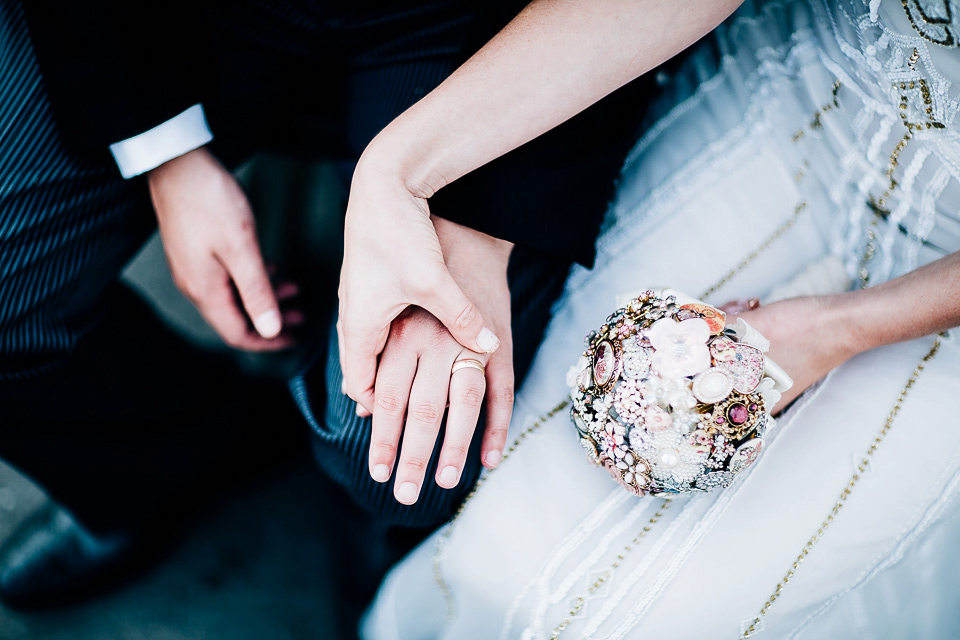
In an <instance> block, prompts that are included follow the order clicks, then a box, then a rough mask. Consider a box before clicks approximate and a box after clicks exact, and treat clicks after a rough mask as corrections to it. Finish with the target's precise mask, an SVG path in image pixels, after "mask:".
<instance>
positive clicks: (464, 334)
mask: <svg viewBox="0 0 960 640" xmlns="http://www.w3.org/2000/svg"><path fill="white" fill-rule="evenodd" d="M416 304H417V305H418V306H420V307H423V308H424V309H426V310H427V311H429V312H430V313H432V314H433V315H434V316H435V317H436V318H437V320H439V321H440V322H442V323H443V325H444V326H445V327H446V328H447V330H448V331H450V335H452V336H453V337H454V338H456V340H457V342H459V343H460V344H461V345H463V346H464V347H466V348H467V349H470V350H472V351H477V352H480V353H493V352H494V351H496V350H497V348H498V347H499V346H500V338H498V337H497V336H496V334H494V333H493V331H491V330H490V329H489V328H487V327H486V325H485V324H484V322H483V316H482V315H480V310H479V309H478V308H477V305H475V304H473V302H472V301H471V300H470V299H469V298H468V297H467V296H466V294H465V293H464V292H463V290H462V289H461V288H460V286H459V285H457V283H456V281H455V280H454V279H453V276H451V275H450V272H449V271H447V269H446V267H443V268H442V275H441V277H440V282H439V284H438V286H436V287H435V288H434V289H431V290H430V291H429V292H428V297H427V298H425V299H423V300H420V301H418V302H417V303H416Z"/></svg>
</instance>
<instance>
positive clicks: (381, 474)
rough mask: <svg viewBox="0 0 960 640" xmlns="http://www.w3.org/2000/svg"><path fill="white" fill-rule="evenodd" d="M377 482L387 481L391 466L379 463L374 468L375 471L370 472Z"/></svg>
mask: <svg viewBox="0 0 960 640" xmlns="http://www.w3.org/2000/svg"><path fill="white" fill-rule="evenodd" d="M370 477H372V478H373V479H374V480H376V481H377V482H386V481H387V480H389V479H390V467H388V466H387V465H385V464H378V465H377V466H375V467H374V468H373V472H372V473H371V474H370Z"/></svg>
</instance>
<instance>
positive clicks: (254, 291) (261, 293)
mask: <svg viewBox="0 0 960 640" xmlns="http://www.w3.org/2000/svg"><path fill="white" fill-rule="evenodd" d="M243 295H244V297H245V298H247V299H248V300H250V301H251V302H254V303H261V304H263V305H267V304H271V303H272V297H273V290H272V289H271V288H270V283H268V282H267V281H266V280H263V279H261V278H255V279H254V280H252V281H251V282H247V283H245V284H244V287H243Z"/></svg>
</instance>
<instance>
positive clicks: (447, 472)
mask: <svg viewBox="0 0 960 640" xmlns="http://www.w3.org/2000/svg"><path fill="white" fill-rule="evenodd" d="M439 479H440V486H441V487H447V488H449V487H455V486H457V481H458V480H459V479H460V470H459V469H457V468H456V467H444V468H443V471H441V472H440V478H439Z"/></svg>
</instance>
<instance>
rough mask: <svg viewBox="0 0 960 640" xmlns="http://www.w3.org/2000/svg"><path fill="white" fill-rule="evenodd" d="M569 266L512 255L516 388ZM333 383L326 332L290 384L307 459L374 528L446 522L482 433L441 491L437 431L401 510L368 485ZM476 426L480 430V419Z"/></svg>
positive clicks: (474, 466)
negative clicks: (306, 435) (411, 499)
mask: <svg viewBox="0 0 960 640" xmlns="http://www.w3.org/2000/svg"><path fill="white" fill-rule="evenodd" d="M569 266H570V265H569V263H566V262H561V261H557V260H554V259H551V258H547V257H545V256H542V255H540V254H537V253H534V252H532V251H527V250H524V249H521V248H517V249H515V250H514V255H513V256H512V258H511V263H510V268H509V272H508V278H509V280H510V288H511V304H512V313H513V335H514V367H515V370H516V374H517V381H518V384H519V381H520V380H522V379H523V376H524V375H525V374H526V372H527V370H528V369H529V367H530V363H531V361H532V360H533V354H534V353H535V352H536V349H537V347H538V346H539V344H540V340H541V337H542V335H543V330H544V328H545V327H546V324H547V321H548V320H549V318H550V309H551V307H552V305H553V302H554V300H555V299H556V297H557V296H558V295H559V293H560V291H561V290H562V287H563V282H564V279H565V277H566V274H567V272H568V270H569ZM341 380H342V374H341V372H340V364H339V353H338V351H337V336H336V331H335V330H331V331H330V339H329V343H328V346H327V351H326V354H323V355H320V356H319V357H318V359H317V361H316V362H315V364H314V365H313V366H309V367H307V369H306V371H305V372H304V373H303V374H302V375H300V376H297V377H296V378H294V379H293V380H292V381H291V383H290V388H291V391H292V392H293V395H294V398H295V400H296V401H297V404H298V405H299V407H300V409H301V411H302V412H303V414H304V417H305V418H306V419H307V422H308V423H309V424H310V426H311V427H312V428H313V432H314V439H313V443H314V453H315V456H316V459H317V462H318V464H319V465H320V468H321V469H323V470H324V471H325V472H326V473H327V474H328V475H330V476H331V477H332V478H333V479H334V480H335V481H337V482H338V483H340V484H341V485H343V486H344V487H345V488H346V490H347V491H348V492H349V493H350V495H351V496H352V497H353V498H354V500H355V501H356V502H357V503H358V504H359V505H360V506H361V507H363V508H364V509H365V510H367V511H368V512H370V513H371V514H372V515H373V516H374V518H375V519H376V520H377V521H378V522H380V523H381V524H385V525H400V526H405V527H430V526H436V525H438V524H440V523H442V522H444V521H446V520H448V519H449V518H450V517H451V516H452V515H453V513H454V511H455V510H456V508H457V506H459V504H460V503H461V502H462V501H463V499H464V497H465V496H466V494H467V493H468V492H469V491H470V489H471V488H472V487H473V485H474V484H475V483H476V481H477V478H478V477H479V476H480V470H481V465H480V440H481V435H482V427H481V428H478V429H477V431H476V432H475V433H474V438H473V442H472V443H471V446H470V452H469V454H468V456H467V464H466V466H465V467H464V470H463V474H462V477H461V480H460V484H459V485H457V486H456V487H455V488H453V489H441V488H440V487H439V486H438V485H437V484H436V482H434V481H433V478H434V477H435V475H436V464H437V456H438V454H439V443H440V442H442V435H443V434H442V430H441V437H440V438H438V445H437V447H436V448H435V449H434V452H433V455H432V456H431V460H430V465H429V467H428V469H427V472H426V480H425V482H424V485H423V488H422V489H421V492H420V498H419V500H418V501H417V503H416V504H414V505H411V506H406V505H402V504H400V503H399V502H397V501H396V500H395V499H394V497H393V481H392V480H391V481H390V482H389V483H387V484H380V483H377V482H374V481H373V480H372V479H371V478H370V475H369V473H368V471H367V452H368V449H369V447H370V426H371V421H370V419H369V418H359V417H357V415H356V412H355V411H356V404H355V403H354V402H353V401H352V400H351V399H350V398H348V397H347V396H345V395H343V394H341V393H340V381H341ZM325 390H329V393H327V392H326V391H325ZM480 419H481V425H482V421H483V416H481V418H480Z"/></svg>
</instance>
